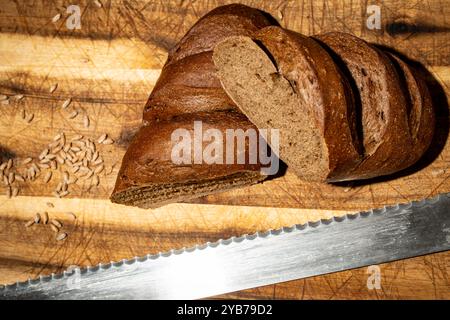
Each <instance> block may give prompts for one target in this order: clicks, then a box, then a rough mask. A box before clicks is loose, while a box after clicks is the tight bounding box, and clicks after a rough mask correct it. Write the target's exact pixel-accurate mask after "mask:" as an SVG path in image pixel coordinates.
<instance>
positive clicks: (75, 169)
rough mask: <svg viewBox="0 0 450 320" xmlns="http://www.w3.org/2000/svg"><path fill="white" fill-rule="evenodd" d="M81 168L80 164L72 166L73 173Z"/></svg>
mask: <svg viewBox="0 0 450 320" xmlns="http://www.w3.org/2000/svg"><path fill="white" fill-rule="evenodd" d="M79 170H80V167H79V166H73V167H72V173H74V174H75V173H77V172H78V171H79Z"/></svg>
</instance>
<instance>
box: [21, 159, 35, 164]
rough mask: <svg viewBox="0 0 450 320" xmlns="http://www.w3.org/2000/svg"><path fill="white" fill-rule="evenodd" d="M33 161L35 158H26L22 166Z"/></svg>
mask: <svg viewBox="0 0 450 320" xmlns="http://www.w3.org/2000/svg"><path fill="white" fill-rule="evenodd" d="M31 161H33V158H26V159H25V160H23V162H22V164H29V163H30V162H31Z"/></svg>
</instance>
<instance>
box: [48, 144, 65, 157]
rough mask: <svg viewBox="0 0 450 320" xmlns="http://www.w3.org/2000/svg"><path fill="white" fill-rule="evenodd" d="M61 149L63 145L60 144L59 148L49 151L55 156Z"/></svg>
mask: <svg viewBox="0 0 450 320" xmlns="http://www.w3.org/2000/svg"><path fill="white" fill-rule="evenodd" d="M62 148H63V145H61V144H60V145H59V146H57V147H55V148H53V149H52V150H51V153H52V154H55V155H56V154H57V153H59V152H60V151H61V150H62Z"/></svg>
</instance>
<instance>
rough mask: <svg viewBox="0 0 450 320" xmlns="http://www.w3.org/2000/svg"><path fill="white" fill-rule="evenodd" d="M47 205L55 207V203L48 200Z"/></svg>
mask: <svg viewBox="0 0 450 320" xmlns="http://www.w3.org/2000/svg"><path fill="white" fill-rule="evenodd" d="M47 207H49V208H54V207H55V205H54V204H53V203H51V202H47Z"/></svg>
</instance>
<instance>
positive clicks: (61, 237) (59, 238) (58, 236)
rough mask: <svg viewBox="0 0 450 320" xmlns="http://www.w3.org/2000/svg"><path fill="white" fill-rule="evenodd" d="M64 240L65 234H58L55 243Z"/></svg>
mask: <svg viewBox="0 0 450 320" xmlns="http://www.w3.org/2000/svg"><path fill="white" fill-rule="evenodd" d="M65 238H67V233H64V232H62V233H58V235H57V236H56V241H61V240H64V239H65Z"/></svg>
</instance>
